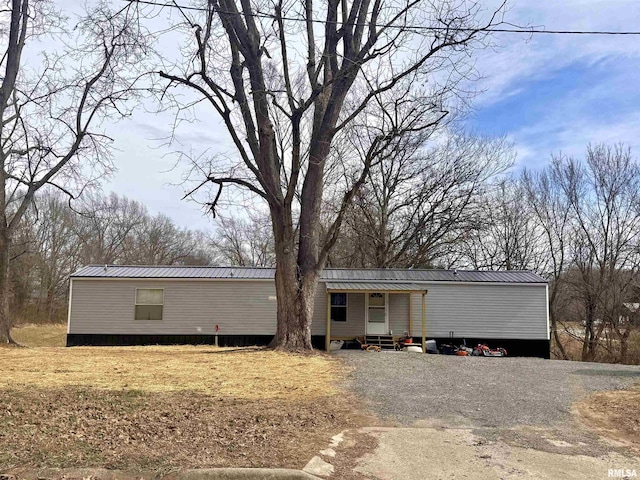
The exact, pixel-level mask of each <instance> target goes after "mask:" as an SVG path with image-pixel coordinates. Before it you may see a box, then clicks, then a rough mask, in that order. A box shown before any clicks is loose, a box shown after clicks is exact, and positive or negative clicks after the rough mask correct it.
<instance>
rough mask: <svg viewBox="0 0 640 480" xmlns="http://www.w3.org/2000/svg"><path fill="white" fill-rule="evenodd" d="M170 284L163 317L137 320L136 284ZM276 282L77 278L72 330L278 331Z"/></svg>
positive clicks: (168, 332) (142, 286) (170, 332)
mask: <svg viewBox="0 0 640 480" xmlns="http://www.w3.org/2000/svg"><path fill="white" fill-rule="evenodd" d="M158 288H163V289H164V310H163V320H162V321H161V322H159V321H157V320H134V315H135V295H136V289H158ZM275 295H276V293H275V284H274V283H273V282H265V281H259V280H257V281H198V280H171V279H167V280H140V279H114V280H111V279H109V280H102V279H99V280H89V279H74V280H73V298H72V302H71V315H70V322H69V333H71V334H74V333H77V334H82V333H86V334H92V333H93V334H123V335H200V334H202V335H213V334H214V333H215V331H214V330H215V326H216V325H218V326H219V332H218V333H219V334H220V335H273V334H275V331H276V311H277V305H276V303H277V302H276V301H275V300H274V298H275Z"/></svg>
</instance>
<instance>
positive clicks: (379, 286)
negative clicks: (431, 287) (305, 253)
mask: <svg viewBox="0 0 640 480" xmlns="http://www.w3.org/2000/svg"><path fill="white" fill-rule="evenodd" d="M326 285H327V290H339V291H341V292H345V291H353V290H356V291H370V292H371V291H373V292H384V291H390V290H392V291H402V292H424V291H425V290H426V288H425V285H424V284H422V285H418V284H417V283H395V282H394V283H389V282H327V284H326Z"/></svg>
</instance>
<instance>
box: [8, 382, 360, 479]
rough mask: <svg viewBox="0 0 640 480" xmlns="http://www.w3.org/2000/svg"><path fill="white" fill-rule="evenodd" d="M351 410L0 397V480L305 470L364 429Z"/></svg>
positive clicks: (347, 401)
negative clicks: (61, 472) (30, 474)
mask: <svg viewBox="0 0 640 480" xmlns="http://www.w3.org/2000/svg"><path fill="white" fill-rule="evenodd" d="M353 404H354V399H353V398H351V397H349V396H348V395H344V396H323V397H316V398H314V399H311V398H307V399H304V400H301V401H284V400H281V399H259V400H255V399H252V400H249V399H240V398H230V397H227V398H223V397H212V396H209V395H204V394H199V393H195V392H151V393H149V392H140V391H121V392H115V391H105V390H96V389H89V388H77V387H67V388H65V389H35V388H29V389H14V390H10V389H2V390H0V423H1V424H2V425H3V428H2V431H1V432H0V472H2V471H4V472H5V473H13V472H11V471H8V470H9V469H10V468H11V467H13V466H20V467H33V468H39V467H58V468H70V467H105V468H108V469H140V470H145V469H150V468H153V469H159V468H165V469H166V468H213V467H228V466H234V467H284V468H298V469H300V468H302V467H303V466H304V465H305V463H306V462H307V460H308V459H309V458H311V457H312V456H313V455H316V454H317V452H318V451H319V450H320V449H322V448H326V445H327V441H328V439H329V438H331V435H333V434H334V433H335V432H336V431H339V430H341V429H343V428H345V427H352V426H359V425H361V424H362V423H363V422H364V419H363V417H362V416H361V414H359V413H358V412H357V411H354V410H353ZM9 409H10V410H11V411H12V412H13V414H12V415H11V416H10V417H7V411H8V410H9ZM8 419H12V421H11V422H8V421H7V420H8ZM27 424H31V425H36V428H25V425H27Z"/></svg>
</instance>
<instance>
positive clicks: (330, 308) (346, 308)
mask: <svg viewBox="0 0 640 480" xmlns="http://www.w3.org/2000/svg"><path fill="white" fill-rule="evenodd" d="M334 295H344V305H334V304H333V296H334ZM334 308H344V320H334V319H333V309H334ZM348 309H349V294H348V293H347V292H331V293H330V295H329V311H330V313H329V316H330V317H331V321H332V322H338V323H346V322H347V321H348V313H349V310H348Z"/></svg>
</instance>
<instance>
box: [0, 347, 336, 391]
mask: <svg viewBox="0 0 640 480" xmlns="http://www.w3.org/2000/svg"><path fill="white" fill-rule="evenodd" d="M0 364H1V365H3V375H2V376H0V388H9V387H39V388H66V387H68V386H74V387H91V388H97V389H104V390H140V391H144V392H177V391H185V390H187V391H191V392H197V393H203V394H206V395H210V396H215V397H234V398H243V399H264V398H281V399H287V400H294V399H304V398H314V397H317V396H323V395H335V394H336V393H337V392H338V386H337V384H338V381H339V380H340V378H341V375H342V367H341V365H340V363H339V362H338V361H337V360H334V359H331V358H328V357H326V356H324V355H310V356H300V355H288V354H285V353H280V352H274V351H270V350H264V349H227V348H215V347H209V346H197V347H194V346H157V347H74V348H46V347H45V348H37V349H35V348H3V349H0Z"/></svg>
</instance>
